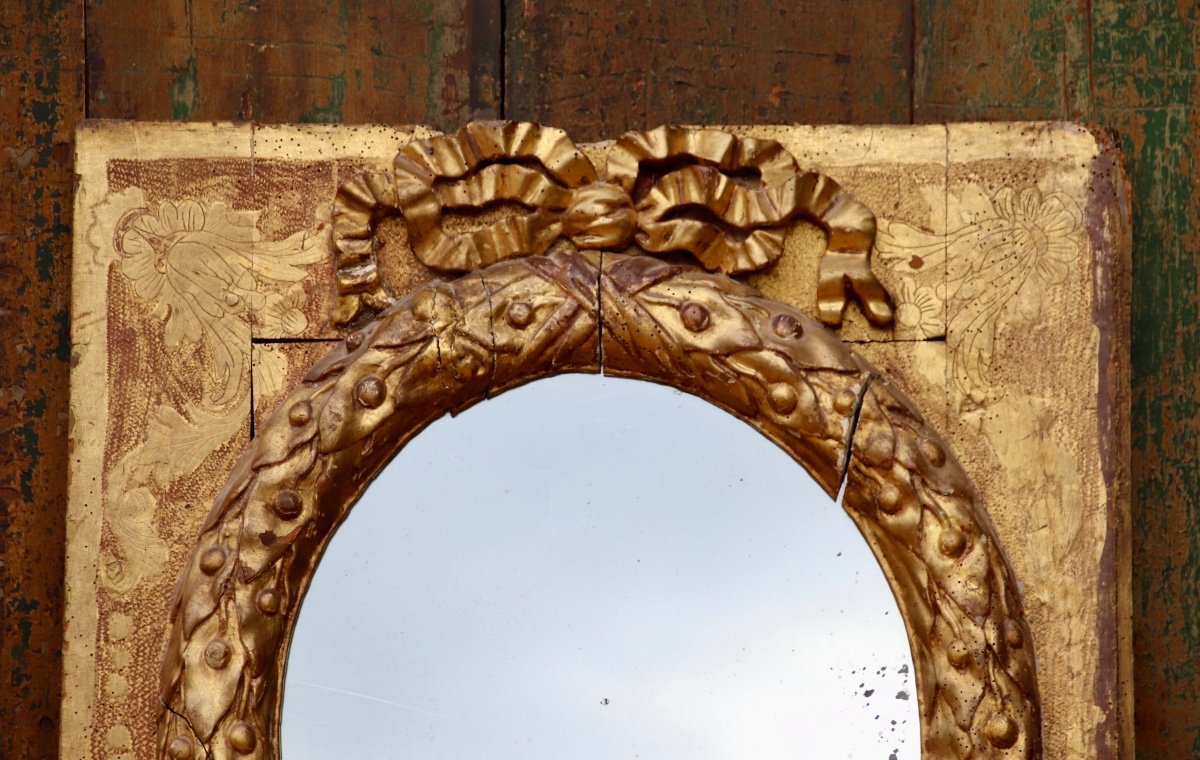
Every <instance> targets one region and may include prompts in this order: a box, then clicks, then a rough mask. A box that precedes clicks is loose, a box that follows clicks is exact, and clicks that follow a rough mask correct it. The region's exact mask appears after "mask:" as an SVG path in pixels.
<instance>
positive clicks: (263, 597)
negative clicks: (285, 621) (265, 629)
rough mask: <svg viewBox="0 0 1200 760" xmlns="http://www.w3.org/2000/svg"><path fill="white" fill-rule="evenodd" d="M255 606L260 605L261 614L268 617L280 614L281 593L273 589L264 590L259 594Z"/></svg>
mask: <svg viewBox="0 0 1200 760" xmlns="http://www.w3.org/2000/svg"><path fill="white" fill-rule="evenodd" d="M255 604H257V605H258V610H259V612H261V613H262V614H264V615H266V616H267V617H270V616H272V615H275V614H276V613H278V612H279V592H278V591H276V590H275V589H273V588H264V589H263V590H262V591H259V592H258V599H257V600H256V601H255Z"/></svg>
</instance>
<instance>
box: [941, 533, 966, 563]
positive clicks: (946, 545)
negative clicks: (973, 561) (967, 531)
mask: <svg viewBox="0 0 1200 760" xmlns="http://www.w3.org/2000/svg"><path fill="white" fill-rule="evenodd" d="M966 548H967V537H966V536H965V535H963V532H962V531H961V530H959V529H958V528H946V529H945V530H943V531H942V535H940V536H938V549H939V550H940V551H941V552H942V554H944V555H946V556H947V557H950V558H951V559H955V558H957V557H961V556H962V553H963V551H965V550H966Z"/></svg>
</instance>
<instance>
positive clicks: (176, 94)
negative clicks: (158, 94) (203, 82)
mask: <svg viewBox="0 0 1200 760" xmlns="http://www.w3.org/2000/svg"><path fill="white" fill-rule="evenodd" d="M168 94H169V95H170V98H171V118H172V119H176V120H180V121H182V120H184V119H187V118H189V117H190V116H191V115H192V113H193V112H195V110H196V106H197V105H198V104H199V101H200V77H199V73H198V72H197V70H196V58H195V56H192V57H189V58H188V61H187V65H186V66H184V67H183V68H180V69H177V70H176V72H175V78H174V79H172V80H171V86H170V88H169V89H168Z"/></svg>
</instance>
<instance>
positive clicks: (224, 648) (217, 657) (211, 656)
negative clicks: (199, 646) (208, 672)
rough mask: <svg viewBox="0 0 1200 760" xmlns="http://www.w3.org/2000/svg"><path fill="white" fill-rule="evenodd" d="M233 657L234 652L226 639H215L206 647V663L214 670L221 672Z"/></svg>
mask: <svg viewBox="0 0 1200 760" xmlns="http://www.w3.org/2000/svg"><path fill="white" fill-rule="evenodd" d="M232 655H233V652H232V651H231V650H230V649H229V645H228V644H226V643H225V640H224V639H213V640H212V641H210V642H208V646H206V647H204V661H205V662H206V663H208V667H210V668H212V669H213V670H221V669H222V668H224V667H225V666H226V665H228V664H229V658H230V657H231V656H232Z"/></svg>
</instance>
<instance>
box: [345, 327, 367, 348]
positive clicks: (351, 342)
mask: <svg viewBox="0 0 1200 760" xmlns="http://www.w3.org/2000/svg"><path fill="white" fill-rule="evenodd" d="M363 339H364V336H363V334H362V331H360V330H355V331H354V332H352V333H350V334H349V335H347V336H346V350H347V351H357V350H358V348H359V346H361V345H362V344H363Z"/></svg>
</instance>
